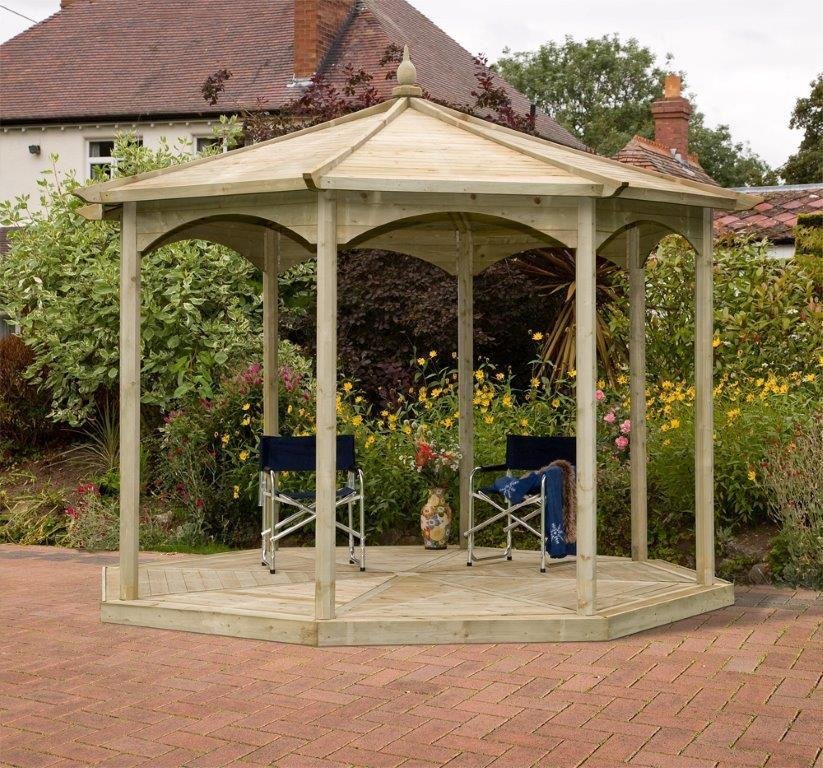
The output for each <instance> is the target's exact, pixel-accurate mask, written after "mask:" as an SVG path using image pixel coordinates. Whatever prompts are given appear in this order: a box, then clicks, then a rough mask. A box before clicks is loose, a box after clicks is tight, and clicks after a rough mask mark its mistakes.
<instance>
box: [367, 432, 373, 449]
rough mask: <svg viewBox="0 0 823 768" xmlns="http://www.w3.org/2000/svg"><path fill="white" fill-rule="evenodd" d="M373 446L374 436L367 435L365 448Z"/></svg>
mask: <svg viewBox="0 0 823 768" xmlns="http://www.w3.org/2000/svg"><path fill="white" fill-rule="evenodd" d="M373 445H374V435H369V436H368V437H367V438H366V448H371V447H372V446H373Z"/></svg>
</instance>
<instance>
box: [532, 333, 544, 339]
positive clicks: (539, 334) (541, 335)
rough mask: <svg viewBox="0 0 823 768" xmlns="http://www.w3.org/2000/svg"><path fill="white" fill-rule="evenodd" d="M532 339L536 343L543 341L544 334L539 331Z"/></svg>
mask: <svg viewBox="0 0 823 768" xmlns="http://www.w3.org/2000/svg"><path fill="white" fill-rule="evenodd" d="M532 339H534V340H535V341H543V334H542V333H540V331H537V333H533V334H532Z"/></svg>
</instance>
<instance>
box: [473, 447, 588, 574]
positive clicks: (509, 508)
mask: <svg viewBox="0 0 823 768" xmlns="http://www.w3.org/2000/svg"><path fill="white" fill-rule="evenodd" d="M541 440H545V441H546V449H543V450H544V452H543V453H542V454H540V455H539V460H537V461H532V462H531V463H532V464H535V466H521V465H522V464H523V462H522V460H520V461H518V460H515V459H514V458H513V456H514V454H515V452H516V450H517V448H518V444H517V441H531V442H532V443H533V444H536V445H538V446H539V445H540V443H539V441H541ZM565 440H569V438H551V437H549V438H523V437H520V436H518V435H509V436H508V438H507V440H506V463H505V464H493V465H489V466H484V467H475V468H474V470H473V471H472V473H471V475H470V479H469V487H470V489H471V494H470V497H469V528H468V530H467V531H465V532H464V534H463V535H464V536H465V537H466V539H467V540H468V548H467V553H466V558H467V560H466V565H467V566H469V567H470V566H472V565H473V564H474V563H481V562H487V561H491V560H494V561H498V560H511V559H512V532H513V531H514V530H515V529H516V528H522V529H524V530H526V531H528V532H529V533H531V534H533V535H534V536H536V537H537V538H538V540H539V541H541V542H542V546H541V547H540V573H545V572H546V561H547V559H548V556H547V552H546V544H547V543H548V538H547V536H546V515H545V514H544V510H545V508H546V476H545V475H543V477H542V478H541V480H540V493H534V494H531V495H529V496H526V498H524V499H523V501H521V502H519V503H517V504H512V503H511V502H510V501H509V500H508V499H506V498H505V497H503V496H502V495H501V498H502V499H503V501H502V502H500V501H498V500H497V499H495V498H493V497H491V496H489V494H488V493H486V492H485V491H484V490H483V489H479V488H476V486H475V480H476V478H477V476H478V475H483V474H488V473H490V472H505V473H506V476H507V477H514V475H513V474H512V469H524V470H530V471H535V470H537V469H539V468H540V467H542V466H546V465H547V464H549V463H551V462H552V461H555V460H556V459H559V458H565V459H568V458H573V456H572V455H570V454H569V453H568V451H565V452H564V451H563V450H560V451H559V452H557V451H556V449H555V448H554V446H555V445H556V444H557V442H558V441H565ZM538 450H540V449H538ZM546 451H548V452H546ZM572 463H574V462H572ZM476 501H482V502H484V503H485V504H488V505H489V506H490V507H492V509H493V510H495V512H494V513H493V514H492V516H491V517H488V518H486V519H485V520H483V521H482V522H480V523H477V524H475V503H476ZM537 515H540V526H539V529H538V527H537V526H535V525H534V524H533V523H532V522H531V521H533V519H534V517H535V516H537ZM503 518H505V519H506V524H505V527H504V528H503V532H504V533H505V534H506V546H505V548H504V549H503V551H502V553H501V554H499V555H485V556H483V557H479V556H477V555H475V554H474V537H475V535H476V534H477V533H479V532H480V531H483V530H485V529H486V528H488V527H489V526H492V525H494V524H495V523H497V522H499V521H500V520H502V519H503Z"/></svg>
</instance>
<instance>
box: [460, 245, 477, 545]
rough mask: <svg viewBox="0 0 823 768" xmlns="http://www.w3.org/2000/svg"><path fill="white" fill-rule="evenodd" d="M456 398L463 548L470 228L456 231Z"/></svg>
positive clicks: (468, 459)
mask: <svg viewBox="0 0 823 768" xmlns="http://www.w3.org/2000/svg"><path fill="white" fill-rule="evenodd" d="M457 237H458V251H459V252H458V257H457V399H458V412H459V413H460V423H459V440H460V453H461V454H462V459H461V460H460V548H461V549H465V548H466V547H467V546H468V540H467V539H466V537H465V536H464V535H463V534H464V533H465V532H466V531H467V530H468V528H469V504H470V503H471V485H470V482H469V481H470V479H471V473H472V470H473V469H474V407H473V405H472V403H473V400H474V238H473V236H472V233H471V231H468V230H463V231H459V232H458V233H457Z"/></svg>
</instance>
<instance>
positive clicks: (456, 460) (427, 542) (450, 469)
mask: <svg viewBox="0 0 823 768" xmlns="http://www.w3.org/2000/svg"><path fill="white" fill-rule="evenodd" d="M460 458H461V457H460V451H459V450H457V448H455V447H450V448H443V447H440V446H437V445H435V444H434V443H433V442H432V441H430V440H426V439H424V438H420V437H418V438H417V439H416V440H415V442H414V457H413V458H412V460H411V462H410V463H411V464H412V465H413V467H414V469H415V471H416V472H417V473H418V474H419V475H420V476H421V477H422V478H423V479H424V480H425V481H426V485H428V488H429V495H428V500H427V501H426V504H425V505H424V506H423V509H422V510H421V512H420V530H421V532H422V534H423V546H424V547H425V548H426V549H446V547H447V545H448V542H449V534H450V533H451V524H452V516H453V513H452V508H451V506H450V505H449V502H448V496H447V493H448V487H449V485H450V484H451V482H452V481H453V480H454V476H455V474H456V473H457V471H458V469H459V468H460Z"/></svg>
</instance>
